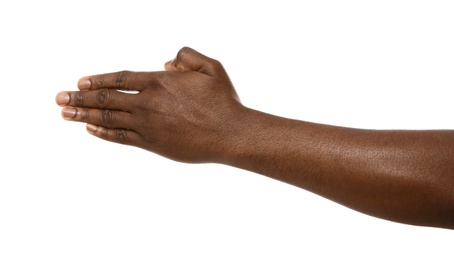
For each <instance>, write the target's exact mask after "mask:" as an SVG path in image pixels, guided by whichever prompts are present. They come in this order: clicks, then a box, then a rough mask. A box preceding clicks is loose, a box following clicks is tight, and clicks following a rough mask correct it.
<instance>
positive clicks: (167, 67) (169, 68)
mask: <svg viewBox="0 0 454 260" xmlns="http://www.w3.org/2000/svg"><path fill="white" fill-rule="evenodd" d="M172 63H173V59H172V60H169V61H168V62H166V63H164V69H165V70H166V71H176V70H177V68H176V67H175V66H174V64H172Z"/></svg>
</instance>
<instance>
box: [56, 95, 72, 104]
mask: <svg viewBox="0 0 454 260" xmlns="http://www.w3.org/2000/svg"><path fill="white" fill-rule="evenodd" d="M55 101H56V102H57V104H58V105H59V106H64V105H66V104H68V103H69V93H68V92H60V93H58V94H57V97H56V98H55Z"/></svg>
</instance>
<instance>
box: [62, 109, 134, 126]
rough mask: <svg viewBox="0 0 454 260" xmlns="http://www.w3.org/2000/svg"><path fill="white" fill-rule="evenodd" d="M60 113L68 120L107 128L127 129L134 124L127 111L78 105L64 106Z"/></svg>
mask: <svg viewBox="0 0 454 260" xmlns="http://www.w3.org/2000/svg"><path fill="white" fill-rule="evenodd" d="M61 115H62V117H63V118H64V119H66V120H69V121H77V122H85V123H89V124H93V125H99V126H104V127H108V128H121V129H129V128H131V127H132V126H133V125H134V120H133V118H132V115H131V114H130V113H129V112H124V111H118V110H109V109H103V110H101V109H91V108H80V107H70V106H67V107H64V108H63V109H62V112H61Z"/></svg>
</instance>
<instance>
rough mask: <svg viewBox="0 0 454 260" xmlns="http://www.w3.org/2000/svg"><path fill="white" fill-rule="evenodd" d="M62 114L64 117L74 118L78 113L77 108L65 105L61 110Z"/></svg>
mask: <svg viewBox="0 0 454 260" xmlns="http://www.w3.org/2000/svg"><path fill="white" fill-rule="evenodd" d="M61 114H62V116H63V117H64V118H73V117H75V116H76V114H77V110H76V109H75V108H72V107H64V108H63V109H62V111H61Z"/></svg>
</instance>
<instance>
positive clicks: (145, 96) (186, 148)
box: [56, 47, 246, 162]
mask: <svg viewBox="0 0 454 260" xmlns="http://www.w3.org/2000/svg"><path fill="white" fill-rule="evenodd" d="M165 70H166V71H159V72H130V71H122V72H117V73H109V74H103V75H96V76H88V77H84V78H82V79H80V80H79V82H78V87H79V90H80V91H70V92H68V91H64V92H60V93H58V95H57V97H56V101H57V104H58V105H60V106H63V109H62V116H63V118H64V119H66V120H70V121H78V122H86V123H88V124H87V130H88V132H89V133H91V134H93V135H95V136H97V137H99V138H102V139H105V140H108V141H112V142H117V143H122V144H127V145H133V146H137V147H141V148H144V149H146V150H149V151H152V152H155V153H158V154H161V155H163V156H165V157H168V158H171V159H174V160H178V161H186V162H204V161H216V160H218V159H219V157H220V156H222V147H225V146H226V145H229V144H228V139H229V137H230V136H234V135H235V134H236V133H237V132H238V131H241V130H240V128H241V124H240V123H239V121H240V120H239V118H241V115H242V114H244V113H243V112H244V111H245V110H246V109H245V107H243V106H242V105H241V103H240V101H239V98H238V96H237V94H236V92H235V89H234V87H233V85H232V83H231V82H230V79H229V77H228V75H227V73H226V71H225V70H224V68H223V66H222V65H221V63H219V62H218V61H216V60H213V59H211V58H208V57H206V56H204V55H202V54H200V53H198V52H196V51H194V50H192V49H190V48H187V47H185V48H182V49H181V50H180V51H179V52H178V54H177V56H176V58H175V59H173V60H172V61H169V62H167V63H166V64H165ZM119 90H126V91H136V92H137V93H135V94H131V93H125V91H119Z"/></svg>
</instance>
